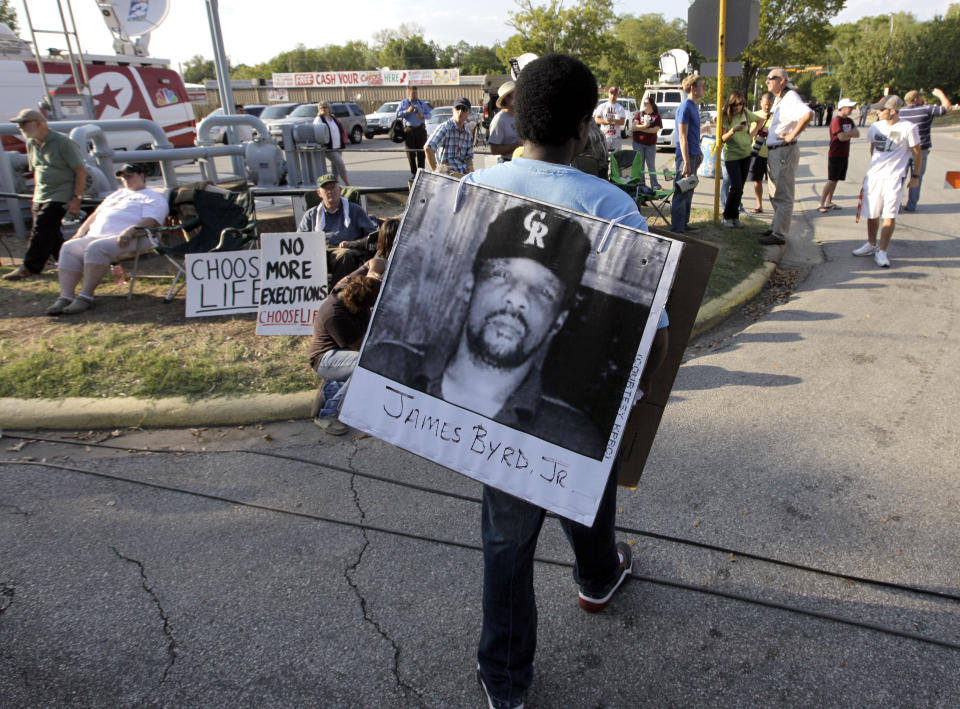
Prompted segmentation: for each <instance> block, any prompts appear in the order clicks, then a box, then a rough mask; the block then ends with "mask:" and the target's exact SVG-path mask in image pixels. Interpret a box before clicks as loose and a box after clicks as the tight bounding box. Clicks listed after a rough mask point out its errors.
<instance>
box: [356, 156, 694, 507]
mask: <svg viewBox="0 0 960 709" xmlns="http://www.w3.org/2000/svg"><path fill="white" fill-rule="evenodd" d="M458 187H459V188H460V189H459V195H458ZM408 205H409V206H408V209H407V212H406V213H405V215H404V219H403V223H402V224H401V227H400V230H399V233H398V235H397V240H396V242H395V245H394V249H393V253H392V255H391V261H390V266H389V268H388V271H387V274H386V277H385V279H384V282H383V285H382V287H381V290H380V297H379V300H378V302H377V305H376V308H375V310H374V313H373V316H372V319H371V323H370V328H369V331H368V333H367V337H366V339H365V341H364V346H363V349H362V350H361V354H360V361H359V364H358V367H357V369H356V371H355V372H354V374H353V377H352V379H351V382H350V388H349V390H348V393H347V395H346V398H345V401H344V404H343V408H342V409H341V412H340V418H341V420H342V421H344V422H345V423H347V424H349V425H351V426H355V427H356V428H359V429H361V430H363V431H367V432H369V433H371V434H373V435H376V436H378V437H380V438H383V439H384V440H386V441H389V442H391V443H394V444H395V445H398V446H400V447H402V448H405V449H407V450H409V451H411V452H413V453H416V454H418V455H421V456H424V457H425V458H428V459H430V460H433V461H435V462H437V463H440V464H442V465H445V466H447V467H450V468H452V469H453V470H456V471H458V472H460V473H463V474H465V475H468V476H469V477H471V478H474V479H476V480H479V481H481V482H483V483H486V484H489V485H492V486H494V487H496V488H499V489H501V490H504V491H506V492H509V493H510V494H513V495H516V496H517V497H521V498H523V499H525V500H528V501H530V502H532V503H534V504H537V505H539V506H541V507H544V508H546V509H549V510H552V511H553V512H556V513H557V514H560V515H562V516H564V517H567V518H569V519H573V520H575V521H578V522H582V523H583V524H588V525H589V524H592V522H593V519H594V517H595V516H596V511H597V507H598V505H599V502H600V497H601V496H602V493H603V489H604V486H605V485H606V481H607V479H608V476H609V475H610V471H611V468H612V465H613V461H614V459H615V457H616V454H617V450H618V448H619V446H620V443H621V440H622V438H623V434H624V431H625V428H626V424H627V419H628V417H629V415H630V411H631V408H632V406H631V405H632V402H633V398H634V394H635V393H636V390H637V387H638V385H639V378H640V373H641V372H642V371H643V367H644V365H645V363H646V358H647V355H648V353H649V351H650V346H651V344H652V342H653V338H654V335H655V333H656V330H657V326H658V322H659V317H660V314H661V312H662V310H663V308H664V304H665V302H666V299H667V296H668V295H669V292H670V288H671V285H672V283H673V277H674V272H675V269H676V266H677V262H678V260H679V257H680V253H681V250H682V245H681V244H680V243H679V242H677V241H675V240H673V239H670V238H666V237H660V236H655V235H653V234H649V233H647V232H641V231H638V230H636V229H632V228H629V227H623V226H619V225H611V224H610V222H608V221H605V220H602V219H598V218H595V217H591V216H588V215H584V214H581V213H578V212H575V211H573V210H569V209H566V208H562V207H557V206H555V205H549V204H545V203H542V202H539V201H536V200H530V199H525V198H521V197H518V196H516V195H511V194H509V193H506V192H502V191H499V190H496V189H492V188H488V187H482V186H478V185H471V184H466V185H463V186H462V187H461V185H460V184H459V182H458V181H456V180H453V179H452V178H447V177H444V176H441V175H435V174H430V173H423V172H421V173H420V174H419V175H418V177H417V178H416V182H415V184H414V189H413V192H412V193H411V195H410V199H409V201H408Z"/></svg>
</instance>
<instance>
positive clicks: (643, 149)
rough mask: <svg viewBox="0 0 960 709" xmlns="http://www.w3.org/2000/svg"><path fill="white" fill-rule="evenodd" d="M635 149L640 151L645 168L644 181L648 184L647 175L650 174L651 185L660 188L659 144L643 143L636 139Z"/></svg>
mask: <svg viewBox="0 0 960 709" xmlns="http://www.w3.org/2000/svg"><path fill="white" fill-rule="evenodd" d="M633 149H634V150H636V151H637V152H638V153H640V165H641V166H642V168H643V170H644V175H643V182H641V183H640V184H643V185H645V184H647V175H648V174H649V175H650V187H652V188H653V189H655V190H658V189H660V182H659V181H658V180H657V146H656V145H643V144H642V143H638V142H636V141H634V143H633Z"/></svg>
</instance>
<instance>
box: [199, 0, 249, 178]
mask: <svg viewBox="0 0 960 709" xmlns="http://www.w3.org/2000/svg"><path fill="white" fill-rule="evenodd" d="M206 3H207V20H208V21H209V23H210V38H211V39H212V40H213V62H214V65H215V67H216V69H217V88H218V89H219V90H220V107H221V108H222V109H223V113H224V114H225V115H227V116H230V115H233V111H234V107H235V106H236V104H235V103H234V102H233V87H232V86H231V85H230V65H229V64H228V63H227V53H226V50H225V49H224V47H223V31H222V30H221V29H220V7H219V0H206ZM227 134H228V135H229V136H230V139H231V142H236V135H234V131H233V130H232V129H231V128H230V126H227ZM233 171H234V173H236V174H237V175H241V174H243V164H242V161H241V160H239V159H238V158H234V159H233Z"/></svg>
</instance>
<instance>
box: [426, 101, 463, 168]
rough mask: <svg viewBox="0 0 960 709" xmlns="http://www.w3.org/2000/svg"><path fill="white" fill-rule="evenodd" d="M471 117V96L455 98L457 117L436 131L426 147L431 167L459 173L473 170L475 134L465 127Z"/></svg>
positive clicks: (428, 162) (454, 110)
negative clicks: (469, 97)
mask: <svg viewBox="0 0 960 709" xmlns="http://www.w3.org/2000/svg"><path fill="white" fill-rule="evenodd" d="M468 120H470V100H469V99H468V98H466V97H464V96H461V97H460V98H458V99H457V100H456V101H454V102H453V117H452V118H451V119H450V120H449V121H447V122H446V123H444V124H443V125H441V126H440V127H439V128H437V129H436V130H435V131H434V132H433V135H432V136H430V141H429V142H428V143H427V145H426V147H425V148H424V149H423V151H424V153H425V154H426V157H427V165H429V166H430V169H431V170H433V171H434V172H441V173H444V174H447V175H455V176H459V175H466V174H467V173H469V172H473V136H472V135H471V134H470V131H468V130H467V129H466V128H465V127H464V126H465V125H466V123H467V121H468Z"/></svg>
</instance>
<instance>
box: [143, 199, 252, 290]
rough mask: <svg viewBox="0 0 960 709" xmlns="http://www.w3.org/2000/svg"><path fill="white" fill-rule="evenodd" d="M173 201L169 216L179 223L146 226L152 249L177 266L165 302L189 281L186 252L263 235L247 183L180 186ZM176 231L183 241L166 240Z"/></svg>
mask: <svg viewBox="0 0 960 709" xmlns="http://www.w3.org/2000/svg"><path fill="white" fill-rule="evenodd" d="M170 201H171V207H170V216H171V217H172V219H174V220H175V221H178V222H179V223H178V224H177V225H175V226H168V227H151V228H148V229H145V231H146V232H147V235H148V237H149V239H150V242H151V244H152V245H153V250H154V251H155V252H156V253H158V254H160V255H161V256H163V257H164V258H166V259H167V261H168V262H170V264H171V265H172V266H173V267H174V269H176V274H175V275H174V279H173V283H171V284H170V290H168V291H167V295H166V296H165V297H164V299H163V302H164V303H170V302H172V301H173V299H174V298H175V297H176V296H177V294H178V293H179V292H180V291H181V290H183V287H184V286H185V285H186V284H187V272H186V257H187V254H202V253H212V252H217V251H238V250H240V249H243V248H249V247H251V246H253V245H254V243H255V242H258V241H259V239H260V232H259V229H258V225H257V220H256V212H255V210H254V202H253V194H252V193H251V192H250V190H249V188H248V187H247V185H246V184H242V185H240V186H238V188H237V189H236V190H233V191H232V190H227V189H224V188H222V187H218V186H216V185H210V184H207V183H198V184H195V185H190V186H185V187H178V188H177V189H176V190H175V191H174V193H173V195H172V196H171V200H170ZM176 232H182V233H183V235H184V237H183V240H182V241H180V242H179V243H175V244H173V245H167V244H165V243H163V241H164V237H166V236H169V235H172V234H174V233H176ZM138 260H139V254H138V255H137V258H135V259H134V265H133V274H131V276H130V281H131V282H130V290H131V292H132V291H133V279H134V278H135V277H136V271H137V265H138ZM181 279H183V281H182V282H181Z"/></svg>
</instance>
